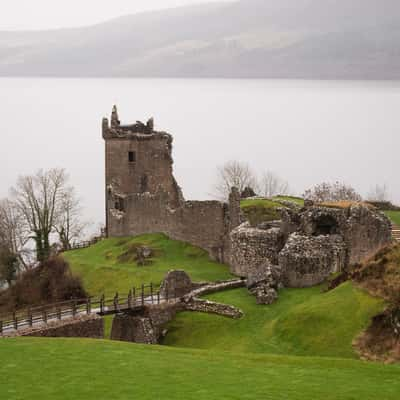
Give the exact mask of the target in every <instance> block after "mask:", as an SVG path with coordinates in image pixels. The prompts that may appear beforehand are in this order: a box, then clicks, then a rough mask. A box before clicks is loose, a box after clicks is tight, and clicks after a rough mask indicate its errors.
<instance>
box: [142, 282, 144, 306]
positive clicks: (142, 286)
mask: <svg viewBox="0 0 400 400" xmlns="http://www.w3.org/2000/svg"><path fill="white" fill-rule="evenodd" d="M142 306H144V285H143V284H142Z"/></svg>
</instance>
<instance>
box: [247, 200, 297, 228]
mask: <svg viewBox="0 0 400 400" xmlns="http://www.w3.org/2000/svg"><path fill="white" fill-rule="evenodd" d="M279 201H290V202H292V203H295V204H297V205H299V206H303V205H304V200H303V199H301V198H300V197H293V196H276V197H273V198H272V199H257V198H255V199H252V198H250V199H245V200H242V201H241V203H240V207H241V209H242V211H243V213H244V215H245V216H246V218H247V219H248V220H249V221H250V223H251V225H253V226H255V225H258V224H260V223H262V222H268V221H274V220H277V219H280V214H279V212H278V211H277V210H278V208H282V207H283V205H282V204H281V203H279Z"/></svg>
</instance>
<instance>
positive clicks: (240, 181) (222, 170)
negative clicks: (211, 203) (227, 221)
mask: <svg viewBox="0 0 400 400" xmlns="http://www.w3.org/2000/svg"><path fill="white" fill-rule="evenodd" d="M232 187H236V188H237V189H238V190H239V193H242V192H243V191H244V190H245V188H246V187H248V188H252V189H253V190H255V191H257V188H258V183H257V177H256V175H255V174H254V172H253V171H252V169H251V168H250V166H249V165H248V164H247V163H242V162H239V161H228V162H227V163H225V164H224V165H222V166H220V167H218V169H217V179H216V183H215V185H214V188H213V195H214V196H215V197H217V198H218V199H219V200H221V201H226V200H227V199H228V197H229V193H230V191H231V189H232Z"/></svg>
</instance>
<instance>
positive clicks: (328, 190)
mask: <svg viewBox="0 0 400 400" xmlns="http://www.w3.org/2000/svg"><path fill="white" fill-rule="evenodd" d="M303 197H304V198H305V199H307V200H313V201H315V202H317V203H323V202H327V201H362V197H361V196H360V195H359V194H358V193H357V192H356V190H355V189H354V188H353V187H351V186H349V185H346V184H344V183H341V182H335V183H333V184H331V183H326V182H323V183H320V184H318V185H316V186H314V187H313V188H311V189H309V190H306V192H305V193H304V195H303Z"/></svg>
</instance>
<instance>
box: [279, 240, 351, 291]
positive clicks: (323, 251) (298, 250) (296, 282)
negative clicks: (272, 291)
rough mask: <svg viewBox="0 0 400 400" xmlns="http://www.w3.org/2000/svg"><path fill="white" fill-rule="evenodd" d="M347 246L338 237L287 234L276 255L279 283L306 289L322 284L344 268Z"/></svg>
mask: <svg viewBox="0 0 400 400" xmlns="http://www.w3.org/2000/svg"><path fill="white" fill-rule="evenodd" d="M346 261H347V257H346V245H345V243H344V241H343V239H342V237H341V236H339V235H331V236H316V237H313V236H303V235H300V234H298V233H293V234H292V235H290V237H289V240H288V241H287V243H286V245H285V247H284V248H283V250H282V251H281V252H280V254H279V266H280V267H281V273H282V282H283V284H284V286H286V287H308V286H315V285H318V284H320V283H322V282H323V281H324V280H325V279H326V278H327V277H329V275H331V274H333V273H336V272H340V271H343V269H344V268H345V267H346Z"/></svg>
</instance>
